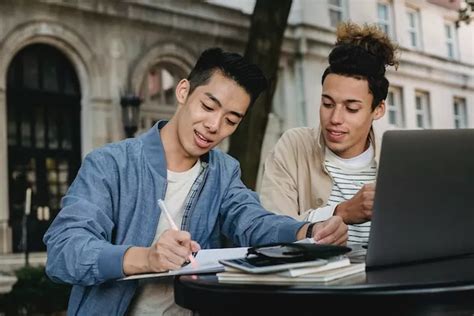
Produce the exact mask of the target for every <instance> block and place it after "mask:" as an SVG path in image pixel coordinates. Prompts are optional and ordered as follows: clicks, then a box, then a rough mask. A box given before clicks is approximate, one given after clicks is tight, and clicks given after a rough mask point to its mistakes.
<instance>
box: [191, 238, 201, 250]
mask: <svg viewBox="0 0 474 316" xmlns="http://www.w3.org/2000/svg"><path fill="white" fill-rule="evenodd" d="M199 250H201V245H199V244H198V243H197V242H195V241H194V240H191V251H192V252H198V251H199Z"/></svg>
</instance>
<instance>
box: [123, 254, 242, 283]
mask: <svg viewBox="0 0 474 316" xmlns="http://www.w3.org/2000/svg"><path fill="white" fill-rule="evenodd" d="M247 249H248V248H247V247H238V248H219V249H203V250H199V252H198V253H197V255H196V257H195V259H196V266H195V267H193V266H192V265H191V264H187V265H186V266H184V267H182V268H181V269H178V270H171V271H167V272H159V273H146V274H137V275H132V276H129V277H126V278H123V279H119V281H123V280H135V279H145V278H156V277H166V276H174V275H182V274H199V273H213V272H222V271H224V266H223V265H222V264H220V263H219V260H223V259H235V258H243V257H245V255H246V254H247Z"/></svg>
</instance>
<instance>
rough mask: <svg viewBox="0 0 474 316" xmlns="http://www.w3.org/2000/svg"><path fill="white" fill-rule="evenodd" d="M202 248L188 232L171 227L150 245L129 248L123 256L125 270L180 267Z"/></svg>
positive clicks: (139, 270)
mask: <svg viewBox="0 0 474 316" xmlns="http://www.w3.org/2000/svg"><path fill="white" fill-rule="evenodd" d="M200 249H201V247H200V246H199V244H198V243H197V242H195V241H194V240H191V235H190V234H189V233H188V232H186V231H181V230H180V231H178V230H171V229H169V230H166V231H164V232H163V234H161V236H160V238H159V239H158V240H157V241H156V242H155V243H154V244H153V245H151V246H150V247H131V248H129V249H128V250H127V251H126V252H125V255H124V258H123V272H124V274H125V275H133V274H139V273H148V272H163V271H168V270H174V269H179V268H180V267H181V266H182V265H183V263H184V262H185V261H187V260H188V258H189V256H190V255H192V254H191V253H192V252H197V251H199V250H200Z"/></svg>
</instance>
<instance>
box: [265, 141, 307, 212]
mask: <svg viewBox="0 0 474 316" xmlns="http://www.w3.org/2000/svg"><path fill="white" fill-rule="evenodd" d="M292 143H293V142H292V139H291V136H290V134H289V133H288V132H286V133H284V134H283V136H282V137H281V138H280V139H279V140H278V142H277V143H276V145H275V147H274V148H273V150H272V151H271V152H270V154H269V155H268V157H267V159H266V161H265V164H264V167H263V168H264V169H263V176H262V184H261V186H260V198H261V200H262V205H263V206H264V207H265V208H267V209H268V210H271V211H273V212H275V213H277V214H282V215H288V216H291V217H293V218H297V219H303V218H304V216H300V215H299V208H300V207H299V205H298V189H297V178H296V177H297V170H298V165H297V150H296V148H295V147H294V146H293V145H292Z"/></svg>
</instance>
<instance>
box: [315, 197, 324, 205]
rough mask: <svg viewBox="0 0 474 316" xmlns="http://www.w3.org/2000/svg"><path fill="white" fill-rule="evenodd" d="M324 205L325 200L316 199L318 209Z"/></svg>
mask: <svg viewBox="0 0 474 316" xmlns="http://www.w3.org/2000/svg"><path fill="white" fill-rule="evenodd" d="M322 204H323V199H321V198H318V199H316V205H317V206H318V207H319V206H321V205H322Z"/></svg>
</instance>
